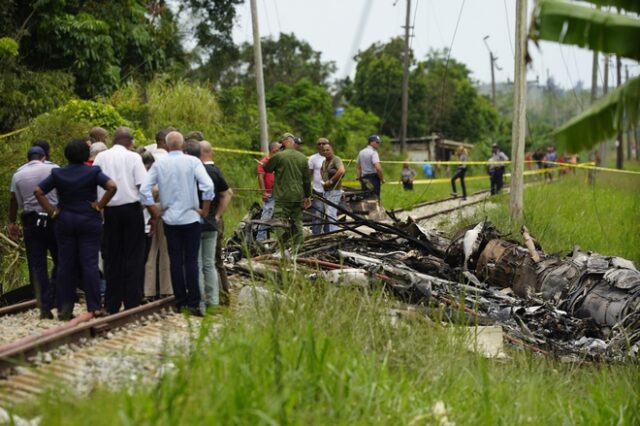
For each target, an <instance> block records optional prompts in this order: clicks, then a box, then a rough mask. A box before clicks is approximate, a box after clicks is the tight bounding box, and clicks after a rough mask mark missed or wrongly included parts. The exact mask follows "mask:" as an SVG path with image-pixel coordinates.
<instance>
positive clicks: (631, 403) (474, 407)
mask: <svg viewBox="0 0 640 426" xmlns="http://www.w3.org/2000/svg"><path fill="white" fill-rule="evenodd" d="M280 287H282V288H283V290H284V291H285V293H286V294H287V296H288V298H287V299H285V300H272V301H270V302H267V303H266V304H264V305H261V306H258V307H257V308H255V307H254V308H250V309H249V312H248V313H245V314H242V313H236V312H229V313H226V314H225V315H224V317H223V318H222V319H221V321H224V324H225V325H224V327H223V328H222V330H221V331H220V332H219V334H217V335H216V336H215V337H214V338H213V339H212V340H210V341H207V339H205V338H203V336H205V335H206V326H205V327H204V328H203V331H202V332H201V333H200V334H199V336H197V337H196V338H195V339H194V349H193V351H192V352H191V353H190V354H189V355H185V356H183V357H179V358H178V359H177V360H176V365H177V370H176V371H175V373H174V374H171V375H169V376H166V377H165V378H164V379H162V380H161V381H160V382H159V383H158V384H157V386H154V387H151V388H146V389H145V388H139V389H135V390H133V391H130V392H125V391H123V392H119V393H108V392H106V391H100V390H99V391H97V392H95V393H94V394H92V395H91V396H90V398H88V399H75V398H64V397H61V396H60V395H61V394H62V393H60V392H58V393H55V394H53V393H49V394H47V395H46V396H44V397H43V398H42V399H41V400H40V401H39V403H38V405H37V406H32V407H22V409H21V410H20V411H21V412H22V413H26V414H35V413H36V412H39V413H41V414H42V415H43V420H42V424H43V425H62V424H64V425H75V424H82V425H85V424H91V425H94V426H98V425H114V424H126V425H147V424H149V425H152V424H153V425H205V424H252V425H253V424H260V425H262V424H268V425H276V424H300V425H307V424H314V425H315V424H327V425H342V424H345V425H353V424H362V425H365V424H366V425H368V424H447V423H445V420H447V421H450V422H455V423H456V424H481V425H494V424H539V425H547V424H621V425H633V424H638V422H639V421H640V405H639V404H638V403H637V402H638V398H639V396H640V395H638V391H639V389H638V386H637V383H638V381H639V380H640V369H638V368H637V365H588V366H578V365H575V364H564V363H561V362H559V361H554V360H550V359H545V358H541V357H539V356H536V355H533V354H531V353H527V352H521V351H520V350H517V349H513V350H509V351H508V352H509V355H510V359H508V360H501V361H497V360H491V359H485V358H483V357H481V356H480V355H477V354H475V353H472V352H469V351H467V350H466V349H465V347H464V345H463V344H462V340H461V339H457V338H456V336H458V335H460V334H461V331H462V328H458V327H452V326H442V325H440V323H439V322H432V321H430V320H427V319H426V318H424V317H422V316H420V315H414V316H407V317H405V319H403V320H401V321H399V322H396V323H393V322H392V321H390V316H389V311H388V308H389V307H390V306H393V305H394V302H392V301H389V300H387V299H386V297H385V295H384V294H383V293H381V292H377V291H374V292H365V291H361V290H360V291H358V290H354V289H349V288H341V289H336V288H332V287H327V286H325V285H324V284H321V283H318V282H316V283H312V282H308V281H306V280H301V279H299V277H294V278H292V279H291V281H290V282H287V283H284V284H282V283H281V284H280ZM438 401H441V402H442V403H444V407H445V412H441V411H438V410H434V407H435V405H436V403H437V402H438Z"/></svg>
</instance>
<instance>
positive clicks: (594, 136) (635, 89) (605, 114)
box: [554, 77, 640, 152]
mask: <svg viewBox="0 0 640 426" xmlns="http://www.w3.org/2000/svg"><path fill="white" fill-rule="evenodd" d="M639 119H640V77H636V78H634V79H632V80H629V81H627V82H626V83H624V84H623V85H621V86H620V87H618V88H616V89H615V90H614V91H613V92H610V93H609V94H608V95H606V96H604V97H602V98H600V99H598V100H597V101H596V102H594V103H593V105H591V106H590V107H589V108H588V109H586V110H585V111H583V112H582V113H580V114H579V115H578V116H576V117H574V118H572V119H571V120H570V121H569V122H568V123H567V124H565V125H563V126H562V127H561V128H559V129H558V130H556V131H555V132H554V137H555V140H556V142H557V143H558V145H561V146H562V147H564V148H566V150H567V151H569V152H580V151H582V150H587V149H590V148H591V147H593V146H594V145H596V144H597V143H599V142H602V141H604V140H606V139H609V138H611V137H612V136H614V135H615V134H616V133H618V132H622V131H624V130H626V129H628V128H629V127H630V126H631V125H633V124H635V123H638V120H639Z"/></svg>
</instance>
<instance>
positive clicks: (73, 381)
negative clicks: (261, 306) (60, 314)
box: [0, 311, 200, 407]
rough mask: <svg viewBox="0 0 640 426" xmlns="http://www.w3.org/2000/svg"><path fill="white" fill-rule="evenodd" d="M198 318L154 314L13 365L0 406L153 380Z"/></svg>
mask: <svg viewBox="0 0 640 426" xmlns="http://www.w3.org/2000/svg"><path fill="white" fill-rule="evenodd" d="M199 323H200V319H199V318H189V319H187V318H186V317H185V316H183V315H179V314H175V313H171V312H169V311H161V312H155V313H154V314H152V315H151V314H150V315H149V316H146V317H144V318H142V319H140V320H138V321H137V322H131V323H128V324H127V326H126V327H122V328H119V329H117V330H114V331H111V332H107V333H105V334H102V335H100V337H99V338H96V339H92V340H91V341H82V340H79V341H78V342H77V343H75V344H74V343H71V344H65V345H62V346H58V347H57V349H55V350H53V351H47V352H41V353H39V354H38V355H37V356H35V357H33V358H31V359H30V360H29V365H30V366H35V367H37V368H27V367H25V366H18V367H16V366H15V365H14V366H13V367H12V374H11V375H9V376H8V377H6V378H5V379H4V380H1V381H0V406H3V407H9V406H12V405H16V404H19V403H23V402H25V401H27V400H30V399H32V398H34V397H37V396H38V395H40V394H41V393H43V392H47V391H50V390H55V391H56V392H57V393H58V394H59V393H61V392H64V391H65V390H69V391H71V392H73V393H74V394H87V393H88V392H90V391H91V390H93V389H94V388H96V387H102V388H108V389H111V390H117V389H120V388H122V387H127V386H128V385H134V384H135V385H139V384H141V383H148V382H152V381H155V380H158V379H159V378H160V377H161V376H162V375H163V374H165V373H166V372H167V371H168V370H171V369H173V368H174V365H173V363H172V362H171V359H172V356H175V355H176V354H179V353H184V351H185V350H188V349H189V342H190V341H191V338H192V334H193V333H194V330H195V329H196V328H197V325H198V324H199Z"/></svg>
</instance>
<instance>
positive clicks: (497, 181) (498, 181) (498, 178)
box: [490, 167, 504, 195]
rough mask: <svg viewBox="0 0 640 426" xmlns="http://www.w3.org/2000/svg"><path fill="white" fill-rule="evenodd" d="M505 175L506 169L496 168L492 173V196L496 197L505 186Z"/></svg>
mask: <svg viewBox="0 0 640 426" xmlns="http://www.w3.org/2000/svg"><path fill="white" fill-rule="evenodd" d="M503 174H504V167H496V168H495V169H493V170H492V171H491V173H490V176H491V195H495V194H497V193H498V192H500V190H501V189H502V186H503V185H504V183H503V179H502V175H503Z"/></svg>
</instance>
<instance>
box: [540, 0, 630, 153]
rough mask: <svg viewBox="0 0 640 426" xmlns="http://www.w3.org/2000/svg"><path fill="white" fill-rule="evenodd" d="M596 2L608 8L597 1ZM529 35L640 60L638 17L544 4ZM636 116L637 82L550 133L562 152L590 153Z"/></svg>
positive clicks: (624, 4) (625, 4) (624, 3)
mask: <svg viewBox="0 0 640 426" xmlns="http://www.w3.org/2000/svg"><path fill="white" fill-rule="evenodd" d="M596 3H597V4H603V3H604V4H610V2H608V1H596ZM612 3H615V4H616V5H619V6H622V7H627V8H630V9H628V10H635V11H637V6H634V5H632V3H631V2H627V1H624V0H619V1H618V0H616V1H613V0H612ZM530 37H531V38H532V39H534V40H550V41H557V42H560V43H564V44H574V45H578V46H581V47H588V48H590V49H594V50H597V51H602V52H607V53H613V54H616V55H619V56H624V57H628V58H632V59H636V60H637V59H639V58H640V48H639V45H638V43H637V40H638V39H639V38H640V19H638V17H637V16H633V17H632V16H627V15H625V14H621V13H617V14H616V13H608V12H603V11H600V10H597V9H593V8H588V7H583V6H577V5H574V4H569V3H565V2H559V1H551V0H544V1H541V2H539V3H538V4H537V5H536V9H535V13H534V20H533V22H532V26H531V31H530ZM639 118H640V78H635V79H633V80H631V81H628V82H626V83H625V84H624V85H622V86H621V87H618V88H617V89H616V90H615V91H613V92H612V93H610V94H609V95H607V96H605V97H603V98H601V99H599V100H598V101H597V102H596V103H595V104H594V105H592V106H591V107H590V108H589V109H587V110H586V111H584V112H583V113H581V114H580V115H579V116H577V117H575V118H573V119H572V120H571V121H570V122H568V123H567V124H565V125H564V126H562V128H560V129H558V130H557V131H556V133H555V137H556V139H557V140H558V142H559V143H560V144H561V145H563V146H564V147H565V148H567V149H569V150H572V151H578V150H581V149H589V148H591V147H592V146H594V145H595V144H597V143H598V142H601V141H603V140H605V139H606V138H607V137H610V136H612V135H613V134H615V133H616V132H622V131H625V130H626V129H628V128H630V127H631V126H632V125H635V123H637V121H638V119H639Z"/></svg>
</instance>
